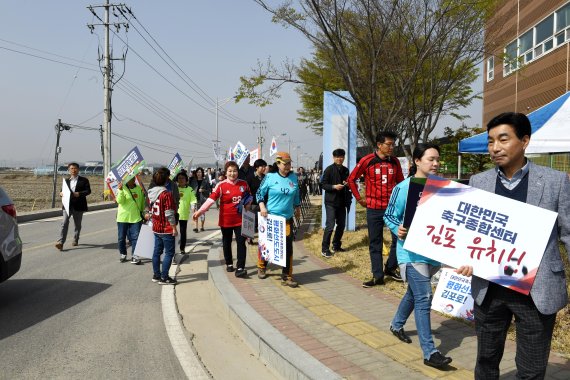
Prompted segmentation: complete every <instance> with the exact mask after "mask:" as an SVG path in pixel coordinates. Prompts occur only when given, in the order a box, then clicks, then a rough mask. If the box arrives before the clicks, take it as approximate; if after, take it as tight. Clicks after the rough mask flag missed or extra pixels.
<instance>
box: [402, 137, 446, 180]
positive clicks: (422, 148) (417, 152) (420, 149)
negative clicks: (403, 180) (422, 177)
mask: <svg viewBox="0 0 570 380" xmlns="http://www.w3.org/2000/svg"><path fill="white" fill-rule="evenodd" d="M428 149H435V150H437V153H441V151H440V149H439V145H436V144H432V143H420V144H418V145H416V147H415V149H414V152H413V153H412V165H411V166H410V174H409V177H411V176H413V175H415V174H416V172H417V171H418V166H417V165H416V159H418V160H421V159H422V157H423V156H424V154H425V153H426V150H428Z"/></svg>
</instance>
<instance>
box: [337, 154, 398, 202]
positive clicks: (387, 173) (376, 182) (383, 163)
mask: <svg viewBox="0 0 570 380" xmlns="http://www.w3.org/2000/svg"><path fill="white" fill-rule="evenodd" d="M362 175H364V185H365V187H366V193H365V194H366V208H371V209H376V210H378V209H386V207H388V202H389V201H390V195H391V194H392V190H393V189H394V187H395V186H396V185H397V184H398V183H400V182H402V181H403V180H404V174H403V173H402V167H401V166H400V160H398V159H397V158H396V157H387V158H386V159H382V158H380V157H378V154H376V152H374V153H371V154H369V155H366V156H364V157H362V159H361V160H360V161H359V162H358V164H357V165H356V166H355V167H354V169H353V170H352V173H350V175H349V176H348V184H349V185H350V190H351V191H352V193H353V194H354V197H355V198H356V200H357V201H359V200H360V198H361V197H360V194H359V192H358V186H357V185H356V180H357V179H359V178H360V177H361V176H362Z"/></svg>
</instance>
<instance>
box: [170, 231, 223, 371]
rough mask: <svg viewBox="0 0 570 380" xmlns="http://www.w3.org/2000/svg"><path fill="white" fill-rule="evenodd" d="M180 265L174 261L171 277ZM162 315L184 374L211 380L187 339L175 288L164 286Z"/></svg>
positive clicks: (214, 233)
mask: <svg viewBox="0 0 570 380" xmlns="http://www.w3.org/2000/svg"><path fill="white" fill-rule="evenodd" d="M219 235H220V231H216V232H213V233H211V234H209V235H207V236H205V237H203V238H201V239H200V240H198V241H196V242H195V243H194V244H193V245H192V246H191V248H190V252H192V251H193V250H194V249H195V248H196V247H197V246H198V245H200V244H202V243H204V242H206V241H208V240H210V239H212V238H214V237H217V236H219ZM178 269H179V268H178V264H177V263H176V261H174V263H173V265H172V266H171V267H170V273H169V276H170V277H174V278H175V276H176V273H178V272H179V270H178ZM161 301H162V315H163V317H164V327H165V328H166V333H167V334H168V338H169V339H170V344H171V345H172V349H173V350H174V353H175V355H176V357H177V358H178V361H179V362H180V365H181V366H182V369H183V370H184V373H185V374H186V376H187V377H188V378H189V379H211V376H210V375H209V374H208V372H207V371H206V370H205V369H204V366H203V365H202V363H201V362H200V359H198V356H197V355H196V352H195V351H194V349H193V347H192V343H191V342H189V341H188V339H187V338H186V333H185V331H184V326H182V322H181V320H180V316H179V314H178V309H177V307H176V298H175V296H174V286H170V285H162V293H161Z"/></svg>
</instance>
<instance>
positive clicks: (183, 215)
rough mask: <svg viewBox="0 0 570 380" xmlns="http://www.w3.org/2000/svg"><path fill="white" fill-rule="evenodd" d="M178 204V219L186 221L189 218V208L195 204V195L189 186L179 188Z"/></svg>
mask: <svg viewBox="0 0 570 380" xmlns="http://www.w3.org/2000/svg"><path fill="white" fill-rule="evenodd" d="M178 192H179V193H180V203H179V204H178V219H180V220H188V219H189V217H190V207H191V205H194V204H196V194H194V190H192V188H191V187H190V186H187V187H179V188H178Z"/></svg>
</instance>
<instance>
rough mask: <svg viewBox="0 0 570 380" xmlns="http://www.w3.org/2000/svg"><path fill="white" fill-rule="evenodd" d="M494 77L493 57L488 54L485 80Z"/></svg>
mask: <svg viewBox="0 0 570 380" xmlns="http://www.w3.org/2000/svg"><path fill="white" fill-rule="evenodd" d="M493 78H495V57H493V56H490V57H489V58H487V82H490V81H492V80H493Z"/></svg>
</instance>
